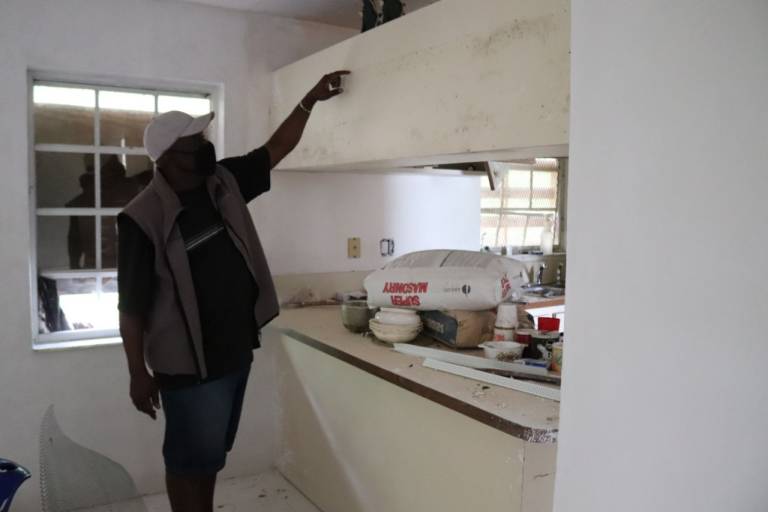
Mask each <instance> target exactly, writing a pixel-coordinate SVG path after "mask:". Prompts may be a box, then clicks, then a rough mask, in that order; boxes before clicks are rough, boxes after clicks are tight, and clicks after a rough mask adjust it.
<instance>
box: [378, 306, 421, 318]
mask: <svg viewBox="0 0 768 512" xmlns="http://www.w3.org/2000/svg"><path fill="white" fill-rule="evenodd" d="M380 311H381V312H382V313H392V314H394V315H403V316H407V317H413V316H419V312H418V311H416V310H415V309H403V308H381V309H380Z"/></svg>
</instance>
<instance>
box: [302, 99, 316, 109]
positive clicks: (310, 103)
mask: <svg viewBox="0 0 768 512" xmlns="http://www.w3.org/2000/svg"><path fill="white" fill-rule="evenodd" d="M316 103H317V100H316V99H313V98H310V97H309V96H304V98H303V99H302V100H301V101H300V102H299V105H300V106H301V108H302V110H309V111H311V110H312V109H313V108H314V106H315V104H316Z"/></svg>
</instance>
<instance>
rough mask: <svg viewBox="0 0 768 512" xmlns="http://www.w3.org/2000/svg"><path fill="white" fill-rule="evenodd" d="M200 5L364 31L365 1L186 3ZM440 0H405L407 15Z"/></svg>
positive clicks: (221, 0) (223, 0) (215, 0)
mask: <svg viewBox="0 0 768 512" xmlns="http://www.w3.org/2000/svg"><path fill="white" fill-rule="evenodd" d="M182 1H184V2H194V3H198V4H206V5H212V6H215V7H225V8H229V9H240V10H246V11H254V12H261V13H266V14H273V15H276V16H284V17H287V18H298V19H303V20H309V21H317V22H320V23H327V24H329V25H338V26H342V27H349V28H360V25H361V18H360V11H361V9H362V7H361V2H362V0H182ZM435 1H436V0H405V4H406V12H413V11H415V10H416V9H420V8H422V7H424V6H426V5H429V4H431V3H434V2H435Z"/></svg>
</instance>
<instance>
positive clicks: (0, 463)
mask: <svg viewBox="0 0 768 512" xmlns="http://www.w3.org/2000/svg"><path fill="white" fill-rule="evenodd" d="M30 476H32V475H31V474H30V472H29V471H27V470H26V469H25V468H23V467H21V466H19V465H18V464H16V463H15V462H12V461H10V460H6V459H0V512H8V510H10V508H11V501H12V500H13V496H14V495H15V494H16V491H17V490H18V489H19V487H21V484H23V483H24V481H25V480H27V479H28V478H29V477H30Z"/></svg>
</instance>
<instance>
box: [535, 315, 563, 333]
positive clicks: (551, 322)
mask: <svg viewBox="0 0 768 512" xmlns="http://www.w3.org/2000/svg"><path fill="white" fill-rule="evenodd" d="M539 330H540V331H545V332H546V331H558V332H559V331H560V319H559V318H551V317H548V316H541V317H539Z"/></svg>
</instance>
